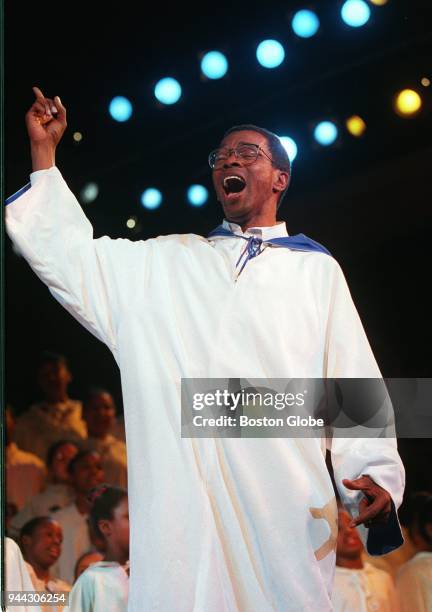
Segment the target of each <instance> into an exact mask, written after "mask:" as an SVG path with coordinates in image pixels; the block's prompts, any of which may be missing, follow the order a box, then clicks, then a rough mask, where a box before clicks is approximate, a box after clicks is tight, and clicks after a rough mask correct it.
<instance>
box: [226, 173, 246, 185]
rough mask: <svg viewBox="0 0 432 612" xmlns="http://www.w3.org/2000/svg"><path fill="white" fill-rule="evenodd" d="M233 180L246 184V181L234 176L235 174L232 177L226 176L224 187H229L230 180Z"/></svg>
mask: <svg viewBox="0 0 432 612" xmlns="http://www.w3.org/2000/svg"><path fill="white" fill-rule="evenodd" d="M231 179H235V180H237V181H241V182H242V183H244V182H245V181H244V179H242V177H241V176H236V175H234V174H233V175H232V176H226V177H225V178H224V181H223V184H224V187H226V186H227V183H228V181H229V180H231Z"/></svg>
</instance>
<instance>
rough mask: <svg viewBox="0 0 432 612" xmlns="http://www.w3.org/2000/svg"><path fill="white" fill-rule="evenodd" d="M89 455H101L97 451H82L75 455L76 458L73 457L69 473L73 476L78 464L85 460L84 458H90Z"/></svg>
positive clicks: (69, 464) (68, 468)
mask: <svg viewBox="0 0 432 612" xmlns="http://www.w3.org/2000/svg"><path fill="white" fill-rule="evenodd" d="M89 455H98V456H99V457H100V454H99V453H98V452H97V451H95V450H80V451H79V452H78V453H77V454H76V455H75V457H72V459H71V460H70V462H69V463H68V466H67V471H68V472H69V474H71V475H72V474H73V473H74V470H75V467H76V465H77V463H79V462H80V461H81V459H83V458H84V457H88V456H89Z"/></svg>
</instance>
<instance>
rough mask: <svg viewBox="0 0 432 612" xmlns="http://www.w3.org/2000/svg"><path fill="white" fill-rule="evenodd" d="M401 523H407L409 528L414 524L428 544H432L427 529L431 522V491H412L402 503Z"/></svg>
mask: <svg viewBox="0 0 432 612" xmlns="http://www.w3.org/2000/svg"><path fill="white" fill-rule="evenodd" d="M401 523H402V525H407V526H408V529H409V530H412V529H413V527H414V526H416V527H417V529H418V531H419V533H420V535H421V536H422V538H423V539H424V540H425V541H426V542H427V543H428V544H432V537H431V536H430V535H429V533H428V531H427V526H428V525H430V524H432V493H430V492H429V491H416V492H414V493H412V494H411V495H410V497H409V498H408V499H407V501H406V503H405V504H404V508H403V511H402V513H401Z"/></svg>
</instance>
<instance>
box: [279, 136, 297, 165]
mask: <svg viewBox="0 0 432 612" xmlns="http://www.w3.org/2000/svg"><path fill="white" fill-rule="evenodd" d="M279 140H280V141H281V143H282V145H283V148H284V149H285V151H286V152H287V153H288V157H289V160H290V162H291V163H292V162H293V161H294V160H295V158H296V157H297V150H298V149H297V144H296V143H295V141H294V140H293V139H292V138H290V137H289V136H279Z"/></svg>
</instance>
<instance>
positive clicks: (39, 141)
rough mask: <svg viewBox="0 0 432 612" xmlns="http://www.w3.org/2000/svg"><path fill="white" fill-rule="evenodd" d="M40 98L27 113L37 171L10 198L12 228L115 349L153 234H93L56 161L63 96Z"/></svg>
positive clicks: (44, 276) (37, 265)
mask: <svg viewBox="0 0 432 612" xmlns="http://www.w3.org/2000/svg"><path fill="white" fill-rule="evenodd" d="M34 93H35V95H36V100H35V102H34V103H33V105H32V107H31V108H30V110H29V111H28V112H27V114H26V125H27V131H28V134H29V139H30V146H31V155H32V162H33V170H34V172H33V174H31V176H30V181H31V182H30V183H29V184H28V185H26V186H25V187H23V188H22V189H20V190H19V192H17V193H16V194H14V195H13V196H11V197H10V198H8V200H6V204H7V206H6V229H7V232H8V234H9V236H10V238H11V239H12V240H13V242H14V243H15V244H16V246H17V247H18V249H19V251H20V252H21V253H22V255H23V256H24V257H25V259H26V260H27V262H28V263H29V264H30V266H31V267H32V269H33V271H34V272H35V273H36V274H37V275H38V276H39V278H40V279H41V280H42V281H43V282H44V283H45V284H46V285H47V286H48V288H49V290H50V291H51V293H52V294H53V296H54V297H55V298H56V299H57V300H58V301H59V302H60V303H61V304H62V305H63V306H64V307H65V308H66V309H67V310H68V311H69V312H70V313H71V314H72V315H73V316H74V317H75V318H76V319H77V320H78V321H79V322H80V323H81V324H82V325H83V326H84V327H86V328H87V329H88V330H89V331H90V332H91V333H92V334H94V335H95V336H96V337H97V338H99V339H100V340H102V341H103V342H104V343H105V344H107V345H108V346H109V348H110V349H111V350H112V352H113V353H114V355H115V356H116V347H117V329H118V325H119V318H120V316H121V312H122V310H123V305H124V304H125V303H126V302H127V300H128V299H130V297H131V296H130V295H128V291H130V288H131V287H133V286H134V281H135V274H142V273H144V270H145V265H146V261H147V260H148V259H149V258H147V257H146V254H147V253H148V251H149V249H151V248H152V247H151V244H150V245H149V244H148V243H151V242H152V241H140V242H131V241H129V240H123V239H119V240H112V239H110V238H108V237H107V236H104V237H102V238H98V239H94V238H93V228H92V226H91V224H90V222H89V220H88V219H87V217H86V216H85V214H84V212H83V210H82V208H81V206H80V204H79V203H78V201H77V199H76V198H75V196H74V194H73V193H72V192H71V190H70V189H69V187H68V186H67V184H66V182H65V181H64V179H63V177H62V175H61V173H60V171H59V170H58V168H57V167H56V166H55V165H54V163H55V151H56V147H57V145H58V143H59V142H60V140H61V138H62V135H63V133H64V131H65V129H66V110H65V108H64V106H63V105H62V103H61V101H60V98H59V97H58V96H56V97H55V98H54V99H53V100H52V99H50V98H45V97H44V96H43V94H42V92H41V91H40V90H39V89H38V88H36V87H35V88H34Z"/></svg>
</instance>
